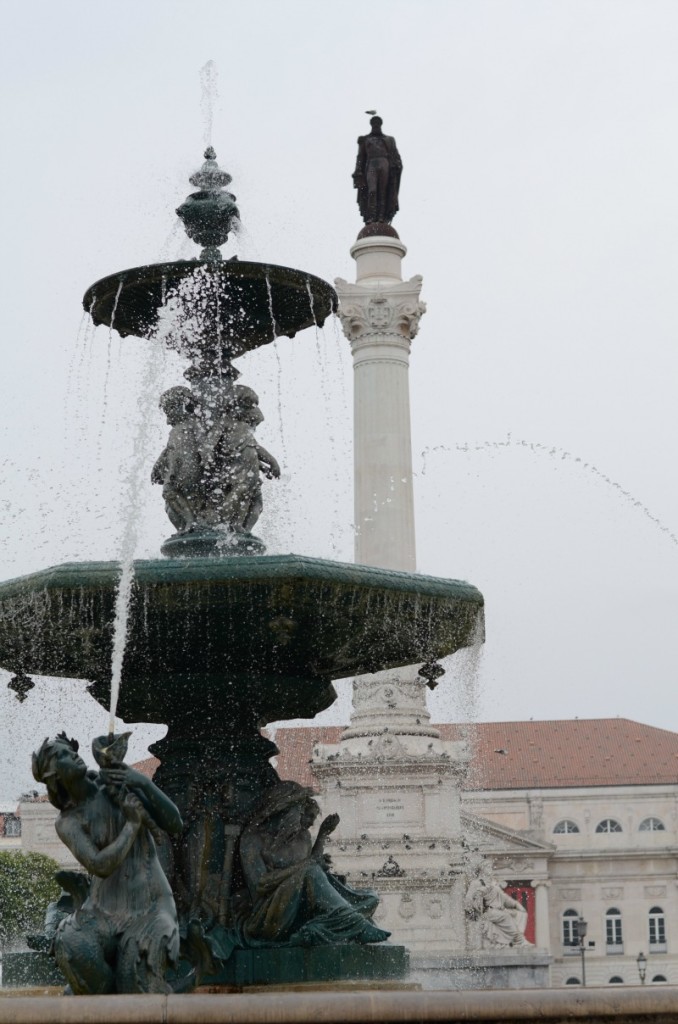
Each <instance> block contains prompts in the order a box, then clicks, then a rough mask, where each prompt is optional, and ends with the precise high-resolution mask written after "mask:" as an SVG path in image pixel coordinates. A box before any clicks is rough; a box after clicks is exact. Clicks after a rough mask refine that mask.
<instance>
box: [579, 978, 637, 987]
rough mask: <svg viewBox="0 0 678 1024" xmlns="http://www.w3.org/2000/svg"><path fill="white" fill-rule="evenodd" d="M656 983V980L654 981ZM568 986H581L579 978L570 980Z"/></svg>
mask: <svg viewBox="0 0 678 1024" xmlns="http://www.w3.org/2000/svg"><path fill="white" fill-rule="evenodd" d="M652 980H653V981H654V978H653V979H652ZM565 984H566V985H581V981H580V980H579V978H568V979H567V981H566V982H565Z"/></svg>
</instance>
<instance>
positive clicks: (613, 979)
mask: <svg viewBox="0 0 678 1024" xmlns="http://www.w3.org/2000/svg"><path fill="white" fill-rule="evenodd" d="M623 984H624V979H623V978H620V977H619V975H618V974H613V975H612V977H611V978H610V980H609V982H608V985H623Z"/></svg>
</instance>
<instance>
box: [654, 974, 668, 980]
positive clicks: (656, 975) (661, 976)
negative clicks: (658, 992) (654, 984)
mask: <svg viewBox="0 0 678 1024" xmlns="http://www.w3.org/2000/svg"><path fill="white" fill-rule="evenodd" d="M652 981H666V978H665V977H664V975H663V974H655V976H654V978H653V979H652Z"/></svg>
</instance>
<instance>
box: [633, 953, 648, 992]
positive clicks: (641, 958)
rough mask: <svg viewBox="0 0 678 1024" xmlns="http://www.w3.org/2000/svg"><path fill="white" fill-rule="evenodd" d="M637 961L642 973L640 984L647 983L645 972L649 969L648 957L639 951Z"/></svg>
mask: <svg viewBox="0 0 678 1024" xmlns="http://www.w3.org/2000/svg"><path fill="white" fill-rule="evenodd" d="M636 963H637V964H638V974H639V975H640V984H641V985H644V984H645V972H646V971H647V957H646V956H645V954H644V953H639V954H638V956H637V957H636Z"/></svg>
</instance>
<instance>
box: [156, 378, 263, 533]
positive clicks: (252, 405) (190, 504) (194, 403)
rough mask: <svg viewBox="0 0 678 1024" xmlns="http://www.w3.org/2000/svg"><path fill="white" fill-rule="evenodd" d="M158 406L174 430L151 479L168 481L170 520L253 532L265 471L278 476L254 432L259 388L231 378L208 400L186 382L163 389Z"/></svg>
mask: <svg viewBox="0 0 678 1024" xmlns="http://www.w3.org/2000/svg"><path fill="white" fill-rule="evenodd" d="M217 398H218V401H217ZM160 407H161V409H162V410H163V412H164V413H165V415H166V417H167V422H168V423H169V425H170V427H171V430H170V434H169V438H168V440H167V445H166V446H165V448H164V450H163V452H162V453H161V455H160V457H159V458H158V460H157V462H156V463H155V466H154V467H153V472H152V474H151V479H152V481H153V483H158V484H162V491H163V497H164V499H165V508H166V511H167V515H168V516H169V519H170V521H171V523H172V525H173V526H174V527H175V529H176V530H177V531H178V532H179V533H185V532H188V531H191V530H198V529H200V527H208V528H209V527H215V526H224V527H226V528H227V529H228V530H230V531H231V532H232V533H247V534H249V533H250V531H251V530H252V527H253V526H254V525H255V523H256V522H257V520H258V518H259V516H260V515H261V511H262V508H263V503H262V498H261V474H262V473H263V474H264V476H267V477H268V478H269V479H270V478H273V477H279V476H280V467H279V466H278V463H277V461H276V460H275V459H274V457H273V456H272V455H271V453H270V452H268V451H266V449H265V448H264V447H263V446H262V445H260V444H259V443H258V442H257V440H256V438H255V437H254V430H255V428H256V427H257V426H258V425H259V424H260V423H261V422H262V421H263V419H264V414H263V413H262V411H261V409H260V408H259V399H258V397H257V395H256V393H255V392H254V391H253V390H252V388H248V387H245V386H244V385H241V384H236V385H230V387H228V388H223V389H221V390H220V391H219V393H218V395H216V396H213V400H212V401H211V403H210V404H208V403H207V402H206V401H205V400H201V399H200V398H199V397H198V396H196V395H195V394H194V392H193V391H191V389H190V388H187V387H185V386H183V385H180V386H178V387H174V388H170V389H169V390H168V391H165V393H164V394H163V395H162V396H161V398H160Z"/></svg>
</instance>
